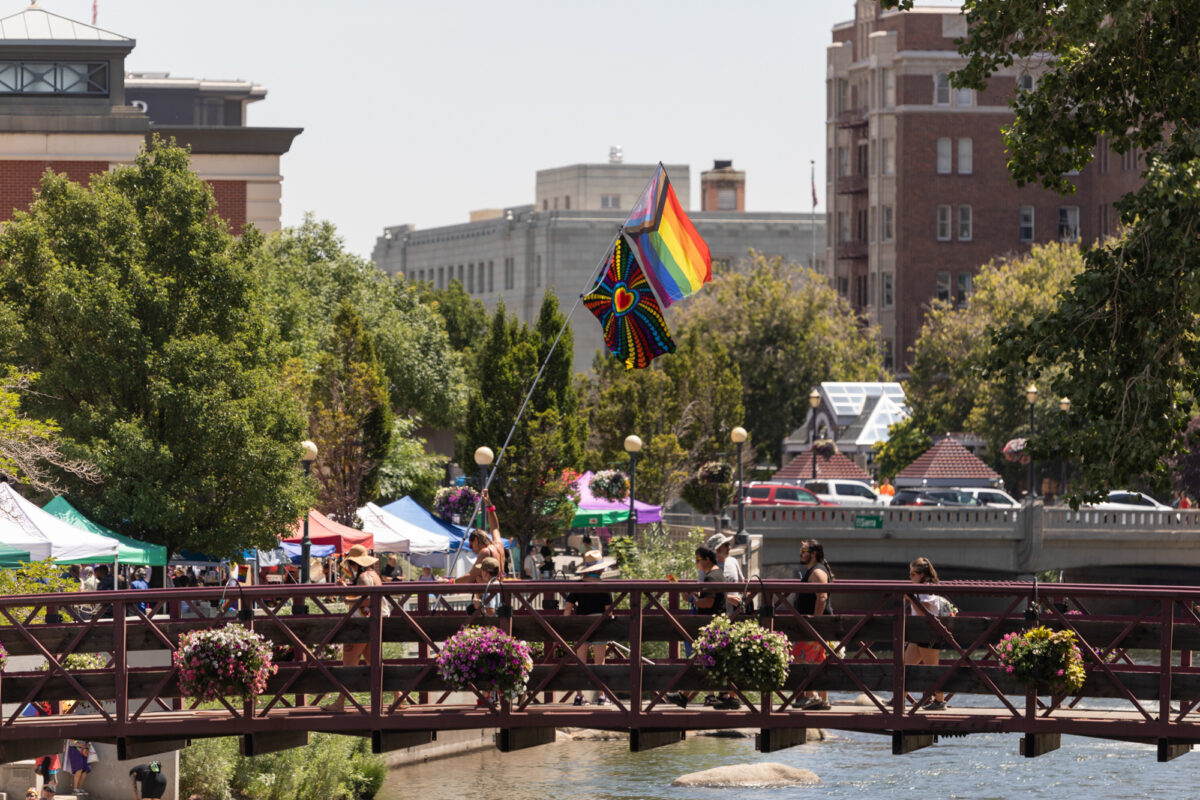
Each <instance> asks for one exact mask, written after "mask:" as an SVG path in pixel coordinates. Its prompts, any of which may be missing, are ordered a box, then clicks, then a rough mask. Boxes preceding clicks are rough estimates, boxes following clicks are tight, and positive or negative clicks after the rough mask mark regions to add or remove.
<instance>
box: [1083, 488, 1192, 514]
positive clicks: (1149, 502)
mask: <svg viewBox="0 0 1200 800" xmlns="http://www.w3.org/2000/svg"><path fill="white" fill-rule="evenodd" d="M1083 507H1084V508H1095V509H1098V510H1100V511H1153V510H1155V509H1157V510H1160V511H1170V510H1171V507H1170V506H1167V505H1163V504H1162V503H1160V502H1158V501H1157V500H1155V499H1154V498H1153V497H1151V496H1150V495H1148V494H1146V493H1144V492H1134V491H1130V490H1127V489H1114V490H1113V491H1111V492H1109V493H1108V499H1106V500H1104V501H1103V502H1100V503H1093V504H1091V505H1085V506H1083Z"/></svg>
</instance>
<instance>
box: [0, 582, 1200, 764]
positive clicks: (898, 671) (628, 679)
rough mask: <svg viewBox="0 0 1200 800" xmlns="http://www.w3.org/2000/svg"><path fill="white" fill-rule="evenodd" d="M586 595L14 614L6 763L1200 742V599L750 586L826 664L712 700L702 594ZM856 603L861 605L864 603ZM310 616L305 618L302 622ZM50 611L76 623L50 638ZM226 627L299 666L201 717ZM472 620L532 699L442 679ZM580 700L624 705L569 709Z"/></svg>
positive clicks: (0, 740)
mask: <svg viewBox="0 0 1200 800" xmlns="http://www.w3.org/2000/svg"><path fill="white" fill-rule="evenodd" d="M576 586H577V584H570V583H566V582H562V581H548V582H506V583H505V584H504V585H503V587H502V588H501V589H500V592H501V604H500V608H499V613H498V615H497V616H490V617H483V616H479V615H478V613H467V612H465V611H455V610H453V609H452V607H451V605H450V604H449V603H447V600H448V599H449V598H450V596H451V595H454V594H458V595H461V593H462V592H463V590H464V587H463V585H461V584H460V585H444V584H429V583H394V584H389V585H387V586H381V587H357V588H353V589H349V590H347V589H344V588H339V587H331V586H324V585H315V586H308V587H279V586H267V587H249V588H245V589H243V590H241V591H238V593H237V594H238V598H237V599H238V601H239V603H240V604H241V610H240V612H239V613H238V614H237V615H236V617H219V618H213V619H205V618H181V617H180V615H179V614H178V613H177V612H178V610H179V609H180V608H181V607H182V606H183V604H187V605H188V606H189V607H191V608H196V609H203V608H205V607H209V606H212V607H215V608H220V607H221V605H222V603H224V601H226V600H229V599H230V597H229V596H228V595H226V594H225V593H224V591H223V590H219V589H205V588H193V589H163V590H147V591H116V592H98V593H91V594H70V595H27V596H17V597H3V598H0V621H2V622H3V624H0V642H2V643H3V645H4V647H5V648H6V649H7V651H8V652H9V653H10V654H11V655H13V656H36V657H40V658H41V659H42V660H43V661H44V662H45V664H46V665H48V666H47V667H46V668H43V669H27V668H26V669H21V670H13V669H10V670H6V671H5V672H4V673H3V674H2V676H0V699H2V701H3V708H4V715H3V718H2V719H0V761H13V760H17V759H21V758H25V757H30V756H34V755H42V754H44V753H48V752H58V751H60V750H61V740H62V739H65V738H82V739H89V740H94V741H100V742H111V743H115V744H116V745H117V748H118V752H119V755H120V757H121V758H135V757H139V756H140V755H142V754H146V753H152V752H162V751H164V750H169V749H177V748H181V747H183V746H186V744H187V742H188V741H190V740H195V739H199V738H203V737H211V736H238V737H241V740H242V748H243V752H245V753H248V754H255V753H264V752H270V751H274V750H281V749H286V748H290V747H295V746H299V745H301V744H304V743H305V742H306V741H307V740H308V736H309V733H310V732H313V731H325V732H330V733H338V734H345V735H351V736H362V737H369V738H370V739H371V741H372V746H373V748H374V750H375V751H376V752H383V751H387V750H391V749H395V748H400V747H409V746H413V745H417V744H421V743H424V742H430V741H432V740H433V739H435V738H436V736H437V733H438V732H439V731H446V730H461V729H481V728H489V729H490V728H495V729H497V730H498V731H499V733H498V735H497V745H498V747H499V748H500V749H501V750H504V751H508V750H515V749H520V748H524V747H530V746H534V745H538V744H543V743H546V742H549V741H552V740H553V739H554V736H555V730H556V729H557V728H559V727H566V726H575V727H585V728H600V729H608V730H616V731H625V732H627V733H628V735H629V742H630V747H631V748H632V749H633V750H645V749H649V748H652V747H658V746H663V745H669V744H671V743H674V742H678V741H680V740H681V739H683V738H684V737H685V736H686V734H687V732H688V731H691V730H697V729H707V728H735V727H736V728H744V727H754V728H757V729H758V730H759V735H758V747H759V749H760V750H762V751H773V750H779V749H782V748H786V747H791V746H794V745H798V744H802V743H803V742H804V741H805V739H806V732H807V729H808V728H833V729H843V730H856V731H867V732H871V733H876V734H880V735H881V736H884V737H887V738H888V739H890V742H891V748H892V750H893V752H895V753H897V754H903V753H907V752H910V751H912V750H915V749H919V748H922V747H927V746H930V745H932V744H934V743H935V742H936V741H937V740H938V738H939V737H946V736H965V735H971V734H976V733H1011V734H1014V735H1017V736H1019V737H1020V738H1021V744H1020V747H1021V750H1022V752H1024V754H1025V755H1027V756H1036V755H1040V754H1042V753H1045V752H1049V751H1051V750H1053V749H1055V748H1056V747H1058V746H1059V745H1060V743H1061V737H1062V735H1064V734H1074V735H1079V736H1089V737H1101V738H1107V739H1118V740H1125V741H1130V742H1139V743H1149V744H1152V745H1155V746H1156V749H1157V754H1158V758H1159V759H1160V760H1169V759H1171V758H1175V757H1177V756H1179V755H1182V754H1183V753H1186V752H1187V751H1189V750H1190V749H1191V748H1192V746H1193V744H1194V743H1195V742H1197V741H1200V711H1197V703H1198V700H1197V698H1200V667H1196V666H1193V665H1192V660H1191V653H1192V651H1193V650H1194V649H1198V648H1200V616H1198V615H1197V612H1196V607H1197V604H1198V603H1200V590H1197V589H1191V588H1181V587H1123V586H1095V585H1068V584H1053V585H1048V586H1046V585H1043V586H1042V588H1041V589H1040V590H1039V589H1037V588H1036V587H1035V586H1033V585H1031V584H1027V583H1015V582H1006V583H983V582H979V583H971V582H959V583H945V584H942V585H940V586H939V589H938V591H939V592H940V593H942V594H944V595H945V596H947V597H949V598H950V599H951V600H952V601H954V602H955V603H956V604H958V605H960V606H961V607H964V608H966V607H968V606H970V605H971V602H970V601H971V600H972V598H976V599H978V598H985V599H986V600H987V601H988V602H987V603H986V605H988V606H989V607H990V609H991V610H988V611H982V612H964V613H960V614H959V615H958V616H955V617H946V618H926V617H921V618H917V617H912V616H908V615H906V614H904V613H903V607H904V606H903V601H904V598H905V597H906V596H909V593H911V592H912V591H913V590H914V588H915V587H914V585H913V584H911V583H908V582H895V581H888V582H882V581H875V582H868V581H847V582H844V583H843V582H837V583H834V584H832V585H830V586H829V587H827V588H828V590H829V591H830V592H831V593H832V595H833V601H834V606H835V607H836V608H837V609H838V612H839V613H837V614H836V615H829V616H821V617H810V616H805V615H802V614H799V613H797V612H796V602H795V600H794V598H795V596H796V595H797V594H804V593H808V592H812V591H814V590H815V589H816V588H817V587H816V586H815V585H813V584H803V583H799V582H796V581H782V580H768V581H758V580H756V581H754V582H752V583H748V584H747V585H746V586H744V587H742V590H743V591H745V592H746V594H747V595H748V596H751V597H753V598H754V599H755V601H756V602H757V603H758V605H759V608H760V609H762V611H761V612H760V613H759V614H757V615H756V616H755V619H757V621H758V624H760V625H762V626H764V627H766V628H770V629H774V630H777V631H781V632H783V633H785V634H786V635H787V636H788V637H789V639H791V640H792V641H793V642H794V641H813V642H822V643H824V645H823V647H824V648H825V650H826V656H827V657H826V660H825V661H824V662H823V663H821V664H793V665H792V666H791V668H790V672H789V675H788V678H787V681H786V684H785V686H784V687H783V688H782V689H780V690H779V691H773V692H767V693H762V694H760V693H758V692H755V691H752V687H739V686H734V685H725V686H718V685H716V684H714V683H713V682H712V681H711V680H710V678H709V677H708V676H707V674H706V673H705V672H704V670H703V669H701V668H700V667H699V666H698V665H697V664H696V662H695V659H694V657H688V656H687V654H686V648H685V644H686V643H687V642H689V641H691V640H692V639H693V637H694V636H695V635H696V634H697V631H698V630H699V628H700V627H701V626H702V625H703V624H705V622H707V618H706V617H703V616H697V615H695V614H693V613H692V612H691V611H690V609H689V608H688V604H687V602H686V595H687V593H688V592H693V591H697V590H699V589H700V588H701V585H700V584H698V583H675V582H667V581H636V582H635V581H610V582H606V583H605V589H607V590H608V591H611V592H613V594H614V598H615V601H616V602H615V607H614V609H613V610H612V611H611V612H609V613H607V614H604V615H596V616H564V615H563V613H562V612H561V611H560V610H558V608H559V607H561V603H560V605H559V606H558V607H556V606H555V604H554V603H550V602H547V601H548V600H551V599H555V598H557V599H559V600H560V601H561V596H562V595H563V594H564V593H565V592H567V591H571V590H573V589H575V588H576ZM708 586H709V587H711V584H709V585H708ZM477 588H482V587H477ZM852 597H858V598H865V603H863V604H862V605H854V604H853V603H852V602H851V600H850V598H852ZM296 599H300V600H302V601H303V602H304V603H305V604H306V607H307V609H306V611H307V613H300V614H291V613H289V611H290V610H291V608H292V604H293V601H294V600H296ZM1100 599H1106V600H1108V601H1110V602H1111V601H1113V600H1114V599H1117V600H1119V601H1120V602H1121V604H1122V609H1121V610H1120V612H1119V613H1098V612H1096V611H1095V610H1094V609H1095V603H1096V601H1098V600H1100ZM140 604H145V606H142V605H140ZM47 608H54V609H57V610H58V612H59V613H61V614H64V615H65V618H66V621H64V622H61V623H54V624H46V623H45V622H44V621H43V620H44V617H43V612H44V611H45V610H46V609H47ZM85 608H87V609H92V608H94V610H96V611H97V612H98V613H96V614H95V615H92V614H91V613H90V611H89V613H85V612H84V611H83V609H85ZM363 612H366V614H367V615H366V616H364V613H363ZM385 612H386V613H385ZM1034 623H1041V624H1045V625H1048V626H1050V627H1053V628H1059V629H1064V630H1070V631H1073V632H1075V634H1076V635H1077V636H1078V637H1079V640H1080V646H1081V649H1082V651H1083V653H1084V660H1085V663H1086V667H1087V671H1088V676H1087V680H1086V682H1085V683H1084V685H1083V687H1082V688H1081V689H1080V690H1079V691H1078V692H1076V693H1075V694H1072V695H1066V696H1064V695H1054V694H1049V693H1046V692H1044V691H1043V692H1038V691H1035V688H1030V687H1026V686H1024V685H1022V684H1019V683H1018V682H1016V681H1015V680H1014V679H1013V677H1012V676H1011V675H1009V674H1008V673H1007V672H1006V671H1005V670H1004V669H1003V668H1002V666H1001V665H1000V664H999V662H998V657H997V654H996V651H995V645H996V643H997V642H999V641H1000V639H1001V637H1002V636H1003V635H1004V634H1005V633H1008V632H1010V631H1019V630H1023V629H1025V628H1026V627H1028V626H1029V625H1031V624H1034ZM219 625H243V626H247V627H250V628H252V629H253V630H255V631H256V632H258V633H259V634H261V635H262V636H264V637H265V638H266V639H268V640H270V641H271V642H272V643H274V644H275V645H277V646H279V647H286V648H288V650H289V651H290V654H289V655H288V657H287V660H283V661H281V662H280V663H279V670H278V673H277V674H276V675H274V676H273V677H272V678H271V680H270V682H269V685H268V686H267V688H266V690H265V692H264V693H263V694H261V695H259V696H258V697H256V698H253V699H250V700H246V701H244V702H243V701H241V700H237V701H233V700H224V701H221V702H220V703H214V704H208V705H206V706H204V707H201V706H199V705H197V704H196V703H194V702H192V701H190V700H187V699H185V698H182V697H181V696H180V690H179V687H178V684H177V675H176V672H175V669H174V668H173V667H172V666H171V665H170V664H171V660H170V656H171V653H172V652H173V651H174V650H175V649H176V648H177V647H178V645H179V637H180V635H181V634H182V633H184V632H186V631H191V630H196V629H202V628H209V627H214V626H219ZM465 625H491V626H497V627H499V628H501V629H503V630H504V631H506V632H508V633H511V634H512V635H513V636H516V637H518V638H520V639H523V640H525V641H528V642H530V643H536V644H540V645H541V647H539V648H536V649H537V651H538V652H539V655H538V657H537V659H536V663H535V666H534V669H533V675H532V679H531V682H530V684H529V686H528V688H527V691H526V692H525V693H524V694H523V695H522V696H521V697H520V698H519V699H518V700H516V701H509V700H492V699H489V698H488V696H487V695H486V693H483V692H470V693H467V694H466V695H465V696H464V695H463V694H462V693H461V692H457V693H456V692H452V691H450V687H448V686H447V685H446V684H445V683H444V682H443V681H442V680H441V679H440V677H439V676H438V673H437V671H436V668H435V665H434V657H435V656H436V654H437V652H438V650H439V647H440V646H441V643H442V642H444V641H445V639H446V638H447V637H449V636H450V635H452V634H453V633H454V632H456V631H458V630H459V629H461V628H462V627H463V626H465ZM906 639H915V640H918V641H931V642H937V643H939V645H940V647H941V658H940V662H939V664H938V665H936V666H906V665H905V664H904V663H903V657H902V644H903V642H904V641H906ZM584 642H591V643H605V644H606V646H607V650H608V652H609V655H610V659H609V660H608V662H607V663H605V664H604V665H593V664H586V663H583V662H581V661H580V660H579V659H578V658H577V657H576V656H575V655H574V653H575V649H576V647H577V645H579V644H580V643H584ZM345 643H367V645H368V647H367V650H368V653H369V656H370V664H369V666H347V665H343V664H341V663H340V661H337V660H333V659H328V658H323V657H321V656H322V655H324V654H326V653H325V650H324V648H325V647H326V646H328V645H336V644H345ZM73 653H90V654H98V655H100V656H101V657H102V659H101V660H102V662H103V664H104V666H102V667H98V668H93V669H74V668H69V663H68V658H67V657H68V656H70V655H71V654H73ZM11 666H12V665H11V664H10V667H11ZM719 689H726V690H729V691H732V692H733V693H734V694H735V695H736V696H737V697H738V698H739V699H740V707H739V708H738V709H737V710H724V711H718V710H715V709H712V708H709V707H706V706H703V705H701V704H699V703H698V702H693V703H691V704H689V705H687V706H686V707H684V708H680V707H678V706H676V705H673V704H672V703H671V702H669V701H668V699H667V695H668V694H669V693H674V692H680V693H687V694H692V695H703V694H704V693H707V692H715V691H717V690H719ZM810 690H827V691H830V692H833V693H834V695H833V703H832V707H831V708H830V709H829V710H827V711H824V710H823V711H804V710H798V709H797V708H795V707H794V702H795V700H796V699H797V698H798V697H800V696H801V695H802V694H803V693H805V692H807V691H810ZM576 691H584V692H589V693H596V694H598V695H602V696H604V697H605V698H607V699H608V703H607V704H605V705H584V706H574V705H572V704H571V703H570V700H571V699H572V697H573V696H574V694H575V692H576ZM339 692H347V693H349V694H350V695H351V696H352V697H353V700H352V701H351V702H349V703H347V704H346V711H344V712H337V711H328V710H324V709H322V708H321V707H320V703H321V701H322V700H325V701H328V700H330V699H332V698H334V697H336V696H337V694H338V693H339ZM935 692H945V693H947V695H948V697H949V700H950V705H949V707H948V708H945V709H942V710H929V709H928V705H929V703H930V701H931V699H932V698H933V697H934V693H935ZM838 693H843V694H840V695H839V694H838ZM464 697H465V701H464ZM852 697H854V698H857V699H856V701H855V702H850V698H852ZM698 699H699V698H698V697H696V700H697V701H698ZM66 700H79V701H84V703H83V704H82V705H80V706H79V707H77V709H76V710H75V711H74V712H73V713H55V714H51V715H49V716H37V717H28V716H22V715H21V711H22V709H24V708H25V707H26V706H28V705H29V704H31V703H35V702H39V701H44V702H45V703H49V704H51V705H52V706H55V707H57V706H58V703H59V701H66Z"/></svg>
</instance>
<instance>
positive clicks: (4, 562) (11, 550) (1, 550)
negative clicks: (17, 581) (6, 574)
mask: <svg viewBox="0 0 1200 800" xmlns="http://www.w3.org/2000/svg"><path fill="white" fill-rule="evenodd" d="M30 561H33V559H32V558H30V557H29V551H28V550H21V549H20V548H18V547H9V546H8V545H6V544H0V569H15V568H17V567H19V566H21V562H25V563H26V564H28V563H29V562H30Z"/></svg>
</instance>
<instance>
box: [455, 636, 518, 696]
mask: <svg viewBox="0 0 1200 800" xmlns="http://www.w3.org/2000/svg"><path fill="white" fill-rule="evenodd" d="M436 662H437V671H438V675H440V676H441V678H442V680H443V681H445V682H446V685H447V686H449V687H451V688H452V689H458V690H460V691H461V690H466V689H470V688H471V686H472V685H474V687H475V689H477V690H478V691H480V692H498V693H500V694H502V695H504V696H505V697H507V698H509V699H510V700H516V699H519V698H520V697H521V695H523V694H524V693H525V686H526V684H528V683H529V675H530V672H531V671H532V670H533V656H532V654H531V652H530V649H529V645H528V644H526V643H525V642H522V641H521V640H520V639H515V638H513V637H512V636H509V635H508V634H507V633H505V632H504V631H502V630H500V629H499V628H491V627H483V626H479V625H471V626H469V627H466V628H463V629H462V630H460V631H459V632H458V633H456V634H454V635H453V636H451V637H450V638H449V639H447V640H446V642H445V643H444V644H443V645H442V649H441V651H439V652H438V654H437V659H436Z"/></svg>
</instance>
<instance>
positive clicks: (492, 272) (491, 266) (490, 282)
mask: <svg viewBox="0 0 1200 800" xmlns="http://www.w3.org/2000/svg"><path fill="white" fill-rule="evenodd" d="M487 275H488V279H487V290H488V291H489V292H494V291H496V262H495V261H489V262H488V273H487Z"/></svg>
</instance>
